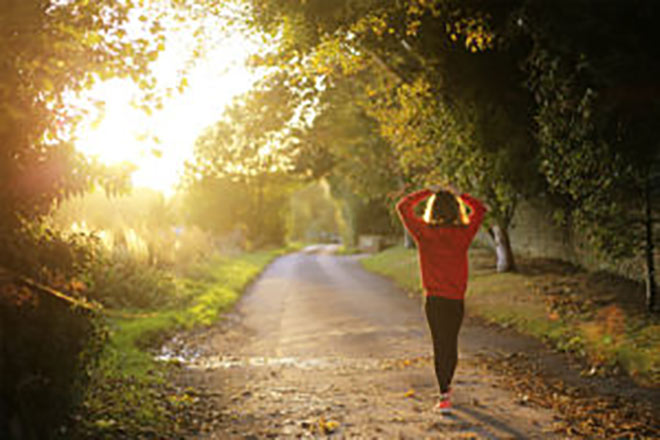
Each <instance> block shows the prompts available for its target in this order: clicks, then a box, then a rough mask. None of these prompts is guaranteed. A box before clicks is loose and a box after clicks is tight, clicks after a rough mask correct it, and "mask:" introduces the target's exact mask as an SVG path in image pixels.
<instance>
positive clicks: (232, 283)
mask: <svg viewBox="0 0 660 440" xmlns="http://www.w3.org/2000/svg"><path fill="white" fill-rule="evenodd" d="M290 250H291V249H289V248H287V249H277V250H270V251H260V252H252V253H244V254H241V255H238V256H233V257H215V258H214V259H212V260H210V261H207V262H205V263H204V264H202V265H199V266H197V267H196V268H195V270H194V271H192V273H190V274H189V275H188V276H186V277H185V278H178V279H177V285H178V291H179V293H178V295H179V298H178V299H177V301H176V303H175V304H171V305H170V306H169V307H168V308H164V309H161V310H150V311H148V312H145V311H144V310H139V311H136V310H122V311H120V312H122V313H124V314H125V315H128V316H131V317H126V318H113V319H110V320H109V322H108V327H109V339H108V343H107V344H106V346H105V348H104V350H103V353H102V355H101V358H100V360H99V363H98V365H97V366H96V367H95V368H94V370H93V372H92V374H91V376H92V379H91V384H90V386H88V387H87V394H86V396H85V399H84V403H83V405H82V410H81V411H80V413H79V414H77V415H76V416H75V417H74V423H73V425H74V426H73V429H71V430H69V432H65V433H64V434H65V435H64V437H66V438H108V439H109V438H143V437H146V438H151V437H162V436H163V434H166V437H167V438H170V437H175V436H176V434H177V433H179V432H181V430H182V429H184V427H185V425H186V420H185V417H184V415H183V414H184V413H185V411H182V409H183V407H185V406H187V405H190V404H191V402H192V401H193V400H194V398H193V394H194V390H190V389H181V388H180V387H177V386H176V385H175V384H173V383H170V381H169V380H168V378H169V376H170V372H171V370H170V369H171V366H169V365H167V364H164V363H160V362H157V361H155V360H154V358H153V355H152V353H150V351H149V350H150V349H151V348H154V347H157V346H159V345H160V344H161V343H162V342H164V341H165V340H166V339H167V338H169V337H171V336H172V335H173V334H174V333H175V332H178V331H183V330H191V329H194V328H200V327H205V326H209V325H212V324H213V323H214V322H216V321H217V320H219V319H220V318H221V315H222V313H223V312H224V311H226V310H228V309H229V308H230V307H231V306H232V305H233V304H234V303H235V302H236V301H237V300H238V299H239V297H240V295H241V293H242V292H243V290H244V289H245V287H246V286H247V285H248V284H249V283H250V282H251V281H252V280H253V279H254V278H255V277H256V276H257V275H258V274H259V273H260V272H261V271H262V270H263V269H264V268H265V267H266V266H267V265H268V263H270V262H271V261H272V260H273V259H274V258H276V257H277V256H280V255H282V254H284V253H286V252H288V251H290Z"/></svg>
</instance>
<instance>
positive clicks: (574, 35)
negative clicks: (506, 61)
mask: <svg viewBox="0 0 660 440" xmlns="http://www.w3.org/2000/svg"><path fill="white" fill-rule="evenodd" d="M642 11H643V12H642ZM659 13H660V10H658V8H657V5H655V4H652V3H649V2H633V4H630V5H626V6H625V8H624V7H622V4H621V3H618V2H611V3H609V4H607V5H600V4H597V3H595V2H578V3H576V4H574V5H571V6H570V7H568V5H567V4H565V3H564V2H558V3H556V4H554V3H553V4H547V5H535V6H534V7H531V6H530V7H529V8H528V9H527V10H526V11H525V14H526V15H525V20H526V23H528V28H526V30H527V31H528V32H529V34H530V36H531V38H532V41H533V47H532V50H531V51H530V53H529V56H528V58H527V60H526V69H527V71H528V72H529V81H528V85H529V87H530V89H531V90H532V91H533V92H534V94H535V98H536V102H537V109H536V121H537V124H538V139H539V141H540V143H541V147H542V148H541V170H542V171H543V173H544V175H545V177H546V180H547V182H548V183H549V185H550V188H551V189H552V191H554V192H556V193H558V194H560V195H561V196H562V197H563V198H564V209H566V210H567V211H568V212H569V213H570V214H571V216H572V217H571V218H572V220H573V221H574V223H575V224H576V225H577V227H578V228H580V229H582V230H585V231H586V232H587V233H588V244H589V245H590V246H592V247H594V248H595V249H596V250H597V251H599V252H601V253H602V254H605V255H606V256H608V257H610V258H615V259H617V258H622V257H630V256H633V255H636V254H638V253H639V249H641V247H642V246H641V244H642V243H643V242H644V240H645V235H644V234H645V232H644V229H643V228H642V227H641V226H642V225H643V221H642V218H643V206H644V203H645V200H644V198H645V196H646V191H647V184H648V182H649V180H650V179H651V174H652V171H653V164H654V163H657V162H658V160H659V158H658V156H657V143H658V142H657V131H656V129H655V121H656V120H657V116H658V114H659V112H660V107H659V106H658V102H657V99H655V97H654V95H653V93H650V94H649V93H648V92H647V90H648V84H653V83H654V82H655V78H656V77H657V75H658V72H660V63H659V62H658V56H657V52H658V49H657V47H656V46H655V45H653V44H650V43H649V41H650V40H649V38H652V37H651V34H649V30H648V29H649V28H648V27H649V26H652V24H651V23H652V22H654V21H655V20H656V19H657V16H658V14H659ZM639 14H642V15H639ZM642 17H643V18H642ZM604 48H607V49H606V50H604ZM642 66H643V67H642Z"/></svg>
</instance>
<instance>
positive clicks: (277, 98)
mask: <svg viewBox="0 0 660 440" xmlns="http://www.w3.org/2000/svg"><path fill="white" fill-rule="evenodd" d="M295 100H296V97H295V96H294V95H292V94H291V92H290V90H289V89H288V88H287V87H286V77H284V76H282V75H276V76H272V77H266V78H264V79H263V80H262V82H261V83H260V84H259V85H257V87H256V88H255V89H254V90H252V91H251V92H250V93H248V94H247V95H245V96H243V97H240V98H239V99H238V100H237V101H236V102H235V103H234V104H233V105H232V106H231V107H230V108H229V109H227V111H226V113H225V114H224V116H223V118H222V119H221V120H219V121H218V122H217V123H216V124H214V125H213V126H212V127H209V128H208V129H207V130H206V132H205V133H203V134H202V135H201V136H200V137H199V139H198V140H197V143H196V146H195V160H194V162H193V163H191V164H190V166H189V169H188V181H187V184H186V190H187V192H188V194H189V197H188V199H189V200H190V201H193V200H197V201H199V200H200V197H201V198H205V197H208V199H209V200H211V203H212V204H217V206H216V209H217V211H215V213H210V212H209V210H208V209H207V208H208V205H207V206H205V207H203V208H201V209H202V212H205V213H207V214H211V215H210V217H209V218H208V219H207V220H204V219H203V218H201V217H200V216H199V215H197V216H195V217H193V218H196V219H197V220H196V222H197V224H198V225H200V226H206V227H207V228H209V229H210V230H214V231H216V232H220V231H226V230H227V229H228V228H233V227H236V226H241V225H242V226H243V227H245V228H246V230H247V235H248V239H249V240H250V241H251V243H252V244H253V245H254V246H261V245H265V244H272V243H281V242H282V241H283V240H284V238H285V235H286V230H285V225H286V219H285V211H286V207H287V200H288V194H289V193H290V191H291V189H292V188H293V182H291V180H290V179H289V178H288V176H287V170H288V169H289V168H290V167H291V163H290V161H289V158H288V157H287V156H286V155H284V154H282V150H283V149H285V148H286V143H287V140H288V136H287V132H288V131H287V130H289V125H288V124H289V123H290V121H291V120H292V119H293V118H294V117H295V116H296V113H295V106H294V104H293V103H294V102H295ZM216 190H218V191H217V192H216ZM227 191H230V192H231V193H230V194H225V192H227ZM237 197H239V199H237ZM202 217H203V216H202ZM213 219H215V220H216V221H218V224H217V225H215V226H213V221H214V220H213Z"/></svg>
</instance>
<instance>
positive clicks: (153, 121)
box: [76, 31, 257, 195]
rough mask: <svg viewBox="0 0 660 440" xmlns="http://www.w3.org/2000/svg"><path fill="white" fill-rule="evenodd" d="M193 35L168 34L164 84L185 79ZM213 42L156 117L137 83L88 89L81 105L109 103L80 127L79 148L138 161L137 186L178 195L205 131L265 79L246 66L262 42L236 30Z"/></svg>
mask: <svg viewBox="0 0 660 440" xmlns="http://www.w3.org/2000/svg"><path fill="white" fill-rule="evenodd" d="M192 38H193V37H192V32H190V31H178V32H170V33H169V34H168V35H167V44H166V49H165V51H164V52H163V53H162V54H161V56H160V57H159V59H158V60H157V61H156V62H155V63H154V64H153V73H154V75H155V76H156V78H157V79H158V82H159V85H168V84H169V85H170V86H171V85H175V84H177V83H178V82H179V81H180V78H179V77H178V72H180V71H181V70H182V68H183V67H184V66H183V64H184V63H185V61H186V60H188V59H189V58H190V47H191V42H192ZM210 44H211V45H212V46H211V48H210V49H207V51H206V52H205V54H204V56H203V57H202V58H201V59H198V60H196V62H195V64H194V66H193V67H192V68H190V69H189V71H188V73H187V75H186V79H187V83H188V86H187V87H186V88H185V89H184V90H183V92H182V93H176V92H175V94H174V96H172V97H170V98H168V99H166V100H165V102H164V103H163V104H164V105H163V108H162V109H160V110H154V111H153V112H152V113H151V114H150V115H147V113H145V112H144V111H143V110H140V109H138V108H136V107H135V106H134V105H132V104H131V103H132V101H133V100H135V99H136V97H138V96H139V95H140V90H139V87H138V86H137V85H136V84H135V83H133V82H132V81H130V80H119V79H114V80H109V81H105V82H102V83H98V84H97V85H95V86H94V87H93V88H92V89H90V90H88V91H87V92H86V93H85V94H84V95H83V96H81V97H80V98H79V102H80V105H83V104H82V103H83V102H93V101H96V102H101V103H103V104H102V105H101V106H100V107H99V110H98V111H97V110H96V108H94V110H93V111H91V112H90V116H89V117H87V118H86V119H85V120H84V121H83V122H82V123H81V124H80V125H79V127H78V129H77V132H76V148H77V149H78V150H79V151H81V152H83V153H85V154H87V155H90V156H95V157H97V158H98V159H99V160H100V161H101V162H103V163H106V164H114V163H120V162H131V163H133V164H134V165H135V166H136V168H137V170H136V171H135V173H134V174H133V184H134V186H136V187H149V188H152V189H156V190H159V191H162V192H163V193H165V194H166V195H170V194H172V193H173V191H174V187H175V185H176V183H177V182H178V180H179V178H180V176H181V173H182V171H183V166H184V163H185V161H186V160H188V159H190V158H191V157H192V153H193V146H194V142H195V140H196V138H197V137H198V136H199V134H200V133H201V131H202V130H203V129H204V128H205V127H207V126H209V125H211V124H212V123H213V122H215V121H217V120H218V119H219V118H220V116H221V114H222V112H223V110H224V108H225V107H226V106H227V104H229V103H230V101H231V100H232V98H234V97H235V96H237V95H239V94H241V93H244V92H246V91H247V90H249V88H250V87H251V86H252V85H253V83H254V82H255V80H256V79H257V75H256V74H255V73H253V72H251V71H249V70H247V69H246V67H245V60H246V59H247V57H248V56H249V55H250V54H251V53H254V52H255V51H256V50H257V44H256V43H254V42H253V41H251V40H249V39H247V38H245V37H243V36H241V35H240V34H238V33H236V34H233V35H232V36H231V38H225V39H222V40H219V41H216V42H212V43H210ZM88 108H91V107H89V104H88Z"/></svg>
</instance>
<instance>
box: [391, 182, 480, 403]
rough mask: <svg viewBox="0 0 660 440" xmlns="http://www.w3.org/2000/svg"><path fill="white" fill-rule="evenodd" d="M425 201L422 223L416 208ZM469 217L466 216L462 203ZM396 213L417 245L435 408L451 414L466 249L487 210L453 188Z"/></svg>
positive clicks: (426, 193)
mask: <svg viewBox="0 0 660 440" xmlns="http://www.w3.org/2000/svg"><path fill="white" fill-rule="evenodd" d="M427 198H428V201H427V204H426V211H425V214H424V218H423V219H422V218H419V217H417V216H416V215H415V212H414V208H415V206H416V205H417V204H419V203H420V202H421V201H423V200H425V199H427ZM461 201H462V202H463V204H465V205H467V206H468V207H469V208H470V210H471V213H470V215H469V217H468V216H466V215H465V211H464V209H463V206H464V205H463V204H461ZM397 211H398V212H399V216H400V217H401V220H402V221H403V224H404V225H405V227H406V229H407V230H408V232H409V233H410V235H411V236H412V237H413V239H414V240H415V242H416V243H417V249H418V253H419V266H420V270H421V274H422V285H423V287H424V293H425V304H424V309H425V312H426V319H427V320H428V323H429V327H430V329H431V337H432V338H433V357H434V363H435V374H436V377H437V378H438V385H439V387H440V400H439V401H438V404H437V405H436V409H438V410H440V411H443V412H447V411H449V410H450V409H451V401H450V392H451V387H450V385H451V380H452V378H453V376H454V370H455V369H456V363H457V361H458V331H459V329H460V327H461V323H462V321H463V299H464V297H465V289H466V287H467V275H468V262H467V250H468V247H469V246H470V243H471V242H472V239H473V238H474V236H475V234H476V233H477V230H478V229H479V226H480V225H481V222H482V220H483V217H484V214H485V213H486V208H485V207H484V205H483V204H482V203H481V202H480V201H479V200H477V199H475V198H472V197H470V196H469V195H468V194H462V195H461V196H460V201H459V197H458V196H457V195H456V192H455V191H454V190H453V189H452V188H446V189H441V188H440V187H439V186H433V187H430V188H428V189H422V190H419V191H416V192H413V193H411V194H408V195H407V196H404V197H403V198H402V199H401V200H400V201H399V202H398V203H397Z"/></svg>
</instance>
